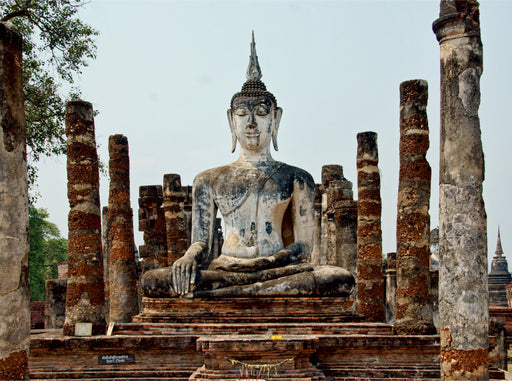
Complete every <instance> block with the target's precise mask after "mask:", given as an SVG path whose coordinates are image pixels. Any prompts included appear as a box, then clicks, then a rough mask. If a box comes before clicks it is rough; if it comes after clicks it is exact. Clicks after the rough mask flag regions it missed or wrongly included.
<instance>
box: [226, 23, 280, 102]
mask: <svg viewBox="0 0 512 381" xmlns="http://www.w3.org/2000/svg"><path fill="white" fill-rule="evenodd" d="M246 76H247V81H245V83H244V84H243V86H242V90H241V91H240V92H238V93H236V94H235V95H233V97H232V98H231V107H233V101H234V100H235V99H236V98H238V97H241V96H246V97H257V96H261V95H264V96H267V97H269V98H270V99H271V101H272V102H273V103H274V105H275V106H276V107H277V102H276V98H275V97H274V95H273V94H272V93H271V92H269V91H267V87H266V86H265V84H264V83H263V82H262V81H261V77H262V76H263V74H261V68H260V64H259V63H258V56H257V55H256V43H255V42H254V31H253V32H252V42H251V57H250V59H249V66H248V67H247V73H246Z"/></svg>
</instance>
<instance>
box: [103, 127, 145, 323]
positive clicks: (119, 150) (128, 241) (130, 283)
mask: <svg viewBox="0 0 512 381" xmlns="http://www.w3.org/2000/svg"><path fill="white" fill-rule="evenodd" d="M108 150H109V153H110V161H109V166H108V168H109V174H110V192H109V197H108V221H109V225H110V226H109V229H108V231H109V246H110V272H109V288H110V291H109V297H110V299H109V302H110V312H109V318H110V321H113V322H116V323H130V322H131V321H132V317H133V316H135V315H136V314H137V313H138V312H139V308H138V301H137V274H136V271H135V267H136V265H135V252H134V251H135V250H134V249H135V243H134V238H133V212H132V207H131V204H130V159H129V157H128V139H127V138H126V136H123V135H112V136H110V138H109V140H108Z"/></svg>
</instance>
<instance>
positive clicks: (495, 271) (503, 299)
mask: <svg viewBox="0 0 512 381" xmlns="http://www.w3.org/2000/svg"><path fill="white" fill-rule="evenodd" d="M511 281H512V276H511V275H510V273H509V272H508V263H507V258H505V257H504V256H503V249H502V247H501V237H500V229H499V228H498V241H497V243H496V252H495V255H494V257H493V259H492V262H491V272H490V273H489V306H490V307H508V306H509V305H508V301H507V292H506V287H507V286H508V285H509V284H510V282H511Z"/></svg>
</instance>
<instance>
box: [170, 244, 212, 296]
mask: <svg viewBox="0 0 512 381" xmlns="http://www.w3.org/2000/svg"><path fill="white" fill-rule="evenodd" d="M207 256H208V246H207V245H206V243H204V242H201V241H199V242H194V243H193V244H192V245H190V247H189V248H188V250H187V251H186V252H185V255H183V257H181V258H180V259H178V260H177V261H176V262H174V264H173V265H172V285H173V288H174V291H175V292H176V293H177V294H178V295H185V294H188V293H189V292H191V291H192V289H191V288H192V287H191V286H193V285H194V284H195V283H196V274H197V264H198V263H202V262H203V261H204V260H205V258H206V257H207Z"/></svg>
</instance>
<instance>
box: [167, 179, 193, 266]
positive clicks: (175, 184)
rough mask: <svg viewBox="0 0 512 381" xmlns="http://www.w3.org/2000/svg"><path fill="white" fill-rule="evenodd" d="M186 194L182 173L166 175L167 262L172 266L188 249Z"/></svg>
mask: <svg viewBox="0 0 512 381" xmlns="http://www.w3.org/2000/svg"><path fill="white" fill-rule="evenodd" d="M185 199H186V194H185V192H184V191H183V189H182V186H181V178H180V175H178V174H175V173H172V174H166V175H164V185H163V203H162V205H163V208H164V215H165V232H166V239H167V264H168V266H171V265H172V264H173V263H174V262H175V261H176V260H177V259H179V258H181V257H182V256H183V254H185V251H186V250H187V247H188V245H187V237H188V236H189V235H190V233H189V232H190V230H189V229H188V226H187V218H186V214H185Z"/></svg>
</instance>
